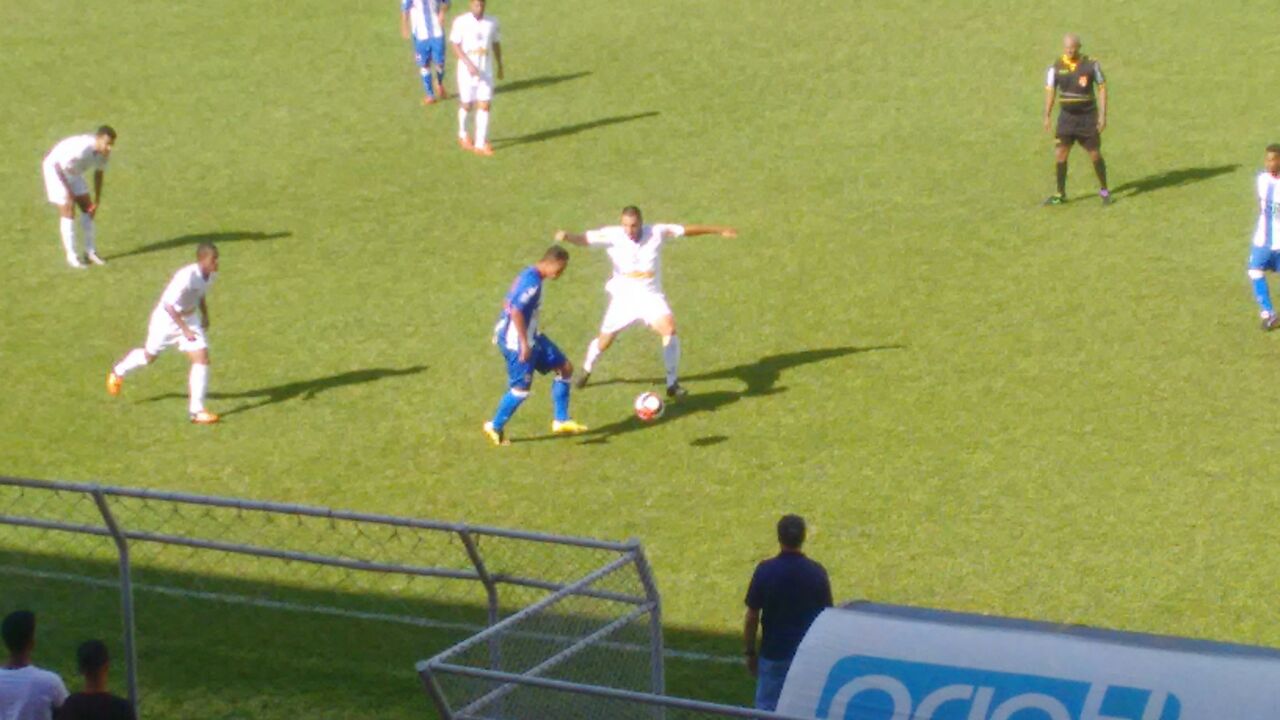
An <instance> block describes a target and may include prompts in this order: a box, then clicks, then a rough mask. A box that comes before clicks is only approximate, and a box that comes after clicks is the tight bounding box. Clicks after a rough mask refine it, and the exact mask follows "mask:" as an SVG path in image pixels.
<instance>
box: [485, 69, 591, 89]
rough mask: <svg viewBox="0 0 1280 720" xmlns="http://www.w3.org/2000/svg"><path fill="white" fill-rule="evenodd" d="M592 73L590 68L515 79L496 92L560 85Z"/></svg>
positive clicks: (499, 87)
mask: <svg viewBox="0 0 1280 720" xmlns="http://www.w3.org/2000/svg"><path fill="white" fill-rule="evenodd" d="M590 74H591V71H590V70H583V71H581V72H576V73H566V74H564V75H541V76H539V77H533V78H527V79H525V80H513V81H512V82H509V83H504V84H502V85H499V86H498V87H496V88H494V90H493V91H494V93H497V94H500V95H505V94H507V93H513V92H520V91H521V90H533V89H535V88H540V87H546V86H548V85H559V84H560V83H562V82H568V81H570V80H577V79H578V78H583V77H586V76H588V75H590Z"/></svg>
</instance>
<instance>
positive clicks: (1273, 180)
mask: <svg viewBox="0 0 1280 720" xmlns="http://www.w3.org/2000/svg"><path fill="white" fill-rule="evenodd" d="M1258 210H1259V212H1258V229H1257V230H1255V231H1254V232H1253V246H1254V247H1265V248H1269V249H1271V250H1280V227H1276V222H1277V220H1280V218H1278V217H1277V216H1278V215H1280V178H1277V177H1274V176H1272V174H1271V173H1269V172H1265V171H1264V172H1260V173H1258Z"/></svg>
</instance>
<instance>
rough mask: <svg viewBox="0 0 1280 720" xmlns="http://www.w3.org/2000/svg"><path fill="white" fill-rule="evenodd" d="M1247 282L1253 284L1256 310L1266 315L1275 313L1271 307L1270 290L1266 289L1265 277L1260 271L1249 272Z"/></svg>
mask: <svg viewBox="0 0 1280 720" xmlns="http://www.w3.org/2000/svg"><path fill="white" fill-rule="evenodd" d="M1249 281H1250V282H1251V283H1253V299H1254V300H1257V301H1258V308H1259V309H1261V310H1262V312H1263V313H1265V314H1267V315H1272V314H1274V313H1275V309H1274V308H1272V306H1271V290H1270V289H1269V288H1268V287H1267V276H1266V275H1264V274H1263V273H1262V271H1261V270H1250V271H1249Z"/></svg>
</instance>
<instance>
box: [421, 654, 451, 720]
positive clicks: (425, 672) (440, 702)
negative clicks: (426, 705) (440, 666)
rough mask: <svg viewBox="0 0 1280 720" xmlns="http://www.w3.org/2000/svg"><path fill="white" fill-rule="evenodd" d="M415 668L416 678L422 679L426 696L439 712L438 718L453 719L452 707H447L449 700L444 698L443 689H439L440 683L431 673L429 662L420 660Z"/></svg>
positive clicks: (442, 719)
mask: <svg viewBox="0 0 1280 720" xmlns="http://www.w3.org/2000/svg"><path fill="white" fill-rule="evenodd" d="M417 670H418V678H419V679H420V680H422V687H423V688H424V689H425V690H426V691H427V697H430V698H431V702H432V703H433V704H435V706H436V710H438V711H439V712H440V719H441V720H454V715H453V708H451V707H449V701H448V700H446V699H445V696H444V691H443V690H441V689H440V684H439V683H437V682H436V678H435V676H434V675H432V674H431V663H429V662H428V661H426V660H422V661H420V662H419V663H418V667H417Z"/></svg>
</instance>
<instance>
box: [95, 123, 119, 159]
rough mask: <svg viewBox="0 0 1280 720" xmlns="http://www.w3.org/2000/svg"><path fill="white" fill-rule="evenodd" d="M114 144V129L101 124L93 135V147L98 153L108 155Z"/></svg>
mask: <svg viewBox="0 0 1280 720" xmlns="http://www.w3.org/2000/svg"><path fill="white" fill-rule="evenodd" d="M115 144H116V131H115V128H113V127H111V126H110V125H103V126H102V127H100V128H98V132H96V133H94V136H93V149H94V151H95V152H97V153H98V154H99V155H102V156H104V157H105V156H108V155H110V154H111V148H113V147H115Z"/></svg>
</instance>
